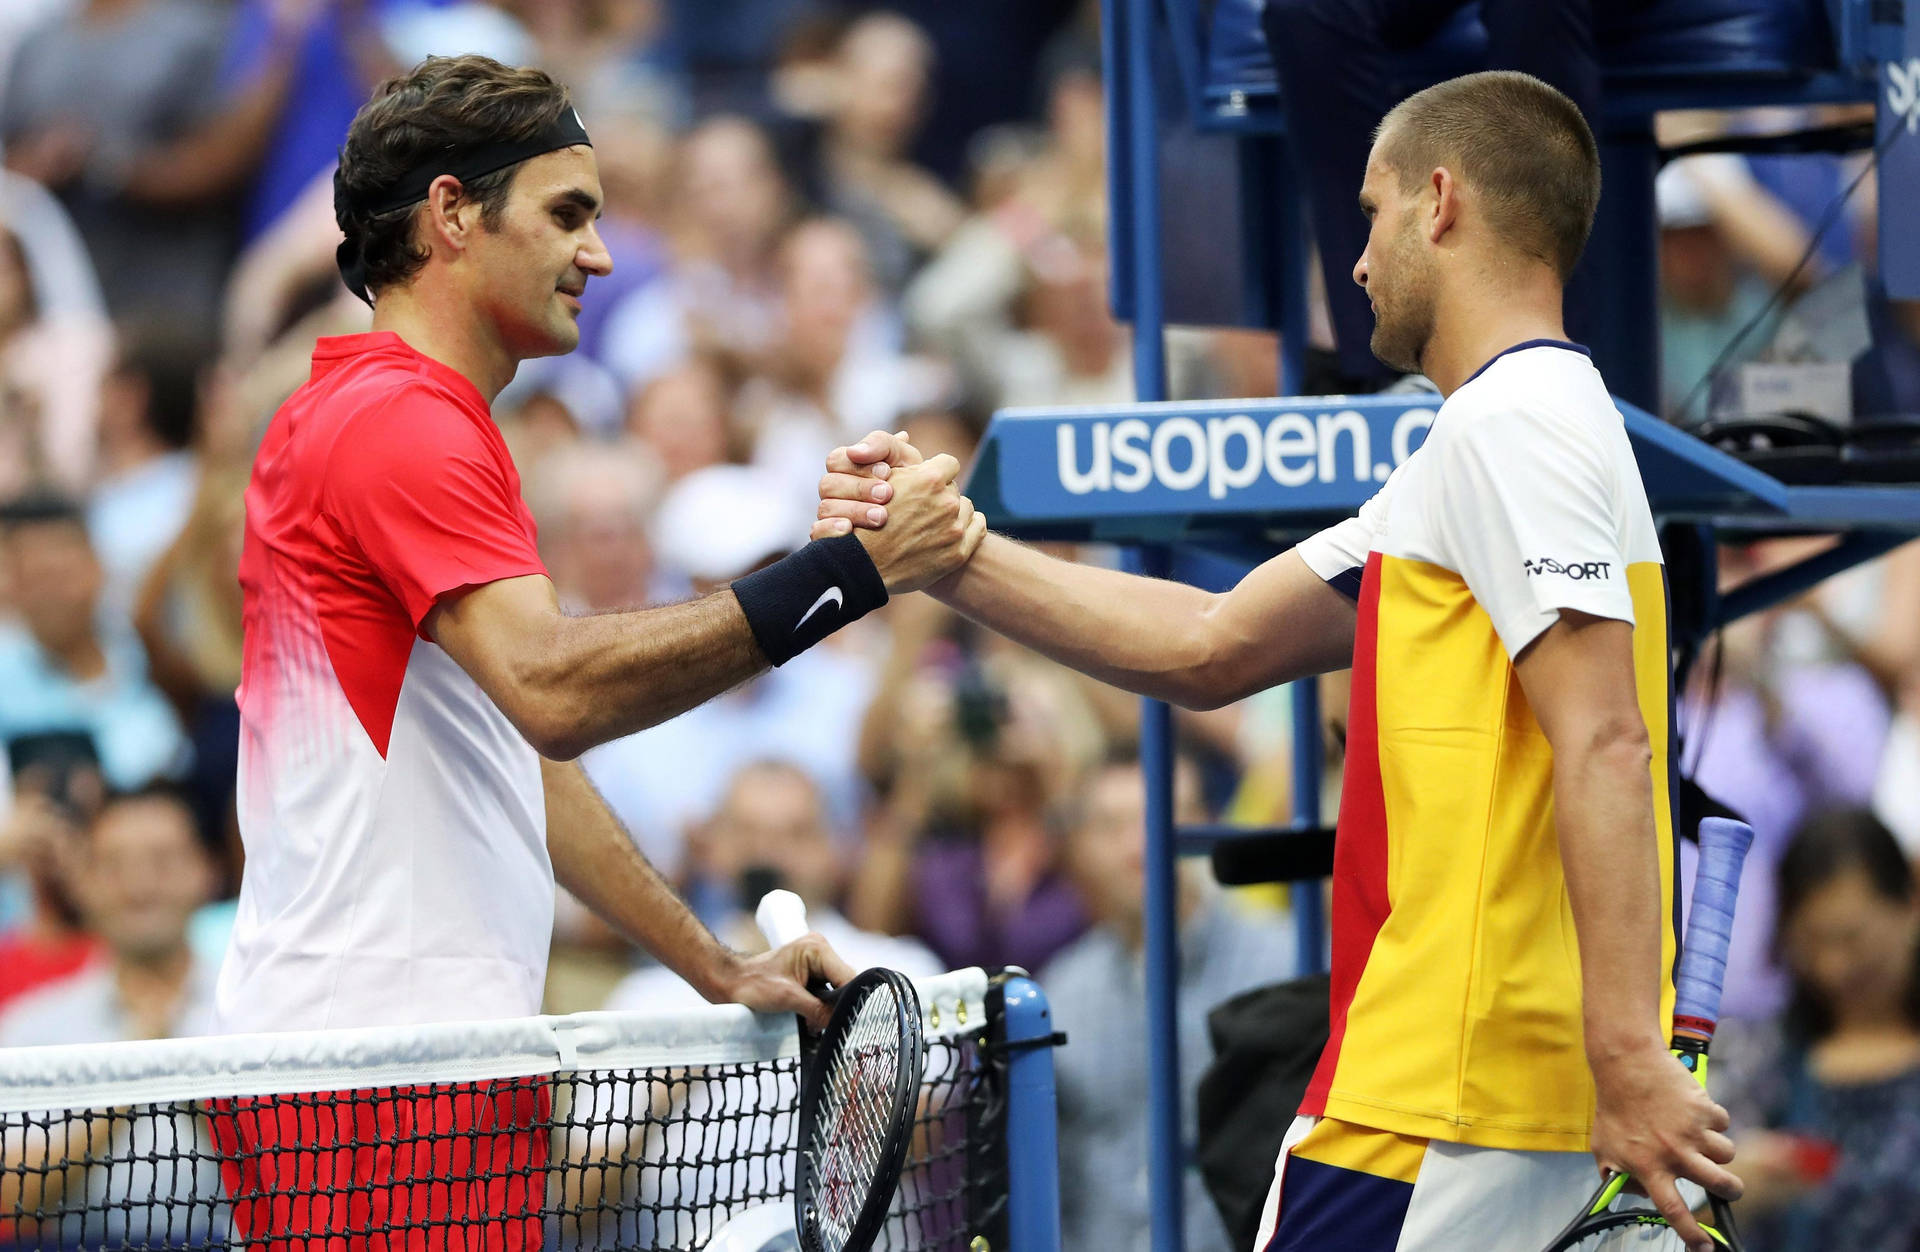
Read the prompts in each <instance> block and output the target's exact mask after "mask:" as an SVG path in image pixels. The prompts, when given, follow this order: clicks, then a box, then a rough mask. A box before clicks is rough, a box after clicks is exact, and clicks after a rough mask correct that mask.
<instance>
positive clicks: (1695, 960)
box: [1546, 817, 1753, 1252]
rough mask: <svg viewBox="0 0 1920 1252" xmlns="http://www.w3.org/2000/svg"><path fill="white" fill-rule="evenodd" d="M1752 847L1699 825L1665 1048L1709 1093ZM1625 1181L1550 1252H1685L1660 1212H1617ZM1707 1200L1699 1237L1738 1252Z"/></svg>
mask: <svg viewBox="0 0 1920 1252" xmlns="http://www.w3.org/2000/svg"><path fill="white" fill-rule="evenodd" d="M1752 844H1753V830H1752V828H1750V827H1748V826H1746V825H1745V824H1744V823H1741V822H1734V821H1728V820H1727V819H1725V818H1720V817H1709V818H1707V819H1706V820H1705V821H1703V822H1701V823H1700V865H1699V869H1698V871H1697V872H1696V873H1695V875H1694V879H1693V907H1692V909H1691V910H1690V911H1689V913H1688V916H1687V938H1686V945H1685V946H1684V947H1683V948H1682V949H1681V951H1680V968H1679V971H1678V972H1677V973H1676V974H1675V976H1674V1002H1673V1035H1672V1037H1671V1042H1670V1044H1669V1045H1668V1046H1670V1047H1671V1048H1672V1049H1673V1054H1674V1056H1676V1057H1678V1058H1679V1060H1680V1063H1681V1064H1682V1065H1684V1066H1686V1067H1687V1070H1688V1072H1689V1073H1691V1074H1692V1075H1693V1076H1694V1077H1695V1078H1696V1079H1698V1080H1699V1082H1700V1085H1701V1086H1702V1087H1705V1086H1706V1085H1707V1045H1708V1044H1709V1043H1710V1042H1712V1040H1713V1031H1714V1027H1715V1026H1716V1025H1717V1024H1718V1023H1719V1020H1720V987H1721V982H1722V980H1723V979H1724V978H1725V977H1726V972H1727V943H1728V939H1729V937H1730V936H1731V935H1732V933H1733V905H1734V899H1735V897H1736V896H1737V895H1738V893H1739V890H1740V867H1741V865H1742V864H1743V863H1744V862H1745V861H1746V859H1747V849H1748V848H1749V847H1750V846H1752ZM1627 1181H1628V1178H1627V1175H1625V1174H1613V1173H1609V1174H1608V1175H1607V1178H1606V1180H1605V1181H1604V1182H1603V1183H1601V1185H1600V1189H1599V1190H1598V1191H1596V1192H1594V1193H1593V1196H1592V1197H1591V1198H1590V1199H1589V1200H1588V1201H1587V1204H1586V1207H1584V1208H1582V1209H1581V1210H1580V1213H1579V1215H1578V1216H1577V1217H1575V1218H1574V1219H1573V1221H1572V1222H1571V1223H1570V1224H1569V1225H1568V1226H1567V1228H1566V1229H1565V1230H1563V1231H1561V1232H1560V1233H1559V1234H1558V1235H1556V1236H1555V1237H1554V1240H1553V1242H1552V1243H1549V1244H1548V1245H1547V1247H1546V1252H1616V1250H1618V1252H1668V1250H1669V1249H1671V1250H1672V1252H1685V1248H1686V1243H1685V1241H1684V1240H1682V1239H1681V1238H1680V1236H1679V1235H1678V1234H1676V1233H1675V1232H1674V1229H1673V1227H1671V1226H1669V1225H1668V1224H1667V1219H1666V1218H1664V1217H1662V1216H1661V1215H1660V1214H1659V1212H1658V1211H1657V1210H1655V1209H1653V1208H1652V1207H1650V1206H1648V1205H1645V1204H1631V1203H1630V1204H1628V1205H1627V1207H1624V1208H1616V1207H1614V1206H1615V1204H1616V1203H1617V1202H1618V1201H1619V1200H1620V1197H1621V1195H1622V1193H1623V1192H1624V1190H1625V1188H1626V1185H1627ZM1708 1199H1709V1203H1710V1205H1711V1210H1712V1218H1711V1220H1710V1221H1707V1222H1702V1223H1701V1229H1703V1230H1705V1231H1706V1232H1707V1234H1708V1235H1709V1236H1710V1237H1711V1238H1712V1239H1713V1241H1714V1243H1715V1244H1716V1245H1717V1246H1719V1247H1722V1248H1727V1249H1729V1250H1730V1252H1741V1245H1740V1236H1739V1234H1738V1232H1736V1231H1735V1229H1734V1225H1733V1208H1732V1206H1731V1205H1729V1204H1728V1203H1727V1202H1726V1201H1725V1200H1723V1199H1721V1198H1720V1197H1719V1196H1717V1195H1713V1194H1712V1193H1711V1192H1709V1193H1708Z"/></svg>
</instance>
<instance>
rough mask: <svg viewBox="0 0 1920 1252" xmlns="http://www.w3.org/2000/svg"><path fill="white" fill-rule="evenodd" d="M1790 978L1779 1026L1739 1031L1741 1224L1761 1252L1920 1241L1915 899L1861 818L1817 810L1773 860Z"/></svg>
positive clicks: (1724, 1076) (1728, 1071)
mask: <svg viewBox="0 0 1920 1252" xmlns="http://www.w3.org/2000/svg"><path fill="white" fill-rule="evenodd" d="M1779 892H1780V920H1779V930H1778V937H1779V946H1780V952H1781V956H1782V958H1783V959H1784V960H1785V962H1786V964H1787V966H1788V967H1789V968H1790V969H1791V970H1792V972H1793V991H1792V999H1791V1002H1790V1004H1789V1007H1788V1009H1787V1013H1786V1016H1785V1017H1784V1019H1783V1020H1782V1021H1781V1023H1780V1024H1779V1027H1778V1028H1777V1029H1776V1030H1773V1031H1770V1032H1760V1033H1759V1034H1757V1035H1755V1036H1748V1037H1744V1038H1743V1037H1741V1036H1739V1035H1737V1034H1736V1037H1735V1039H1734V1040H1728V1041H1726V1042H1727V1043H1733V1044H1734V1046H1732V1047H1727V1046H1724V1045H1723V1046H1722V1047H1721V1048H1720V1049H1718V1051H1720V1052H1722V1053H1725V1054H1726V1062H1727V1063H1725V1064H1723V1063H1720V1062H1717V1063H1716V1065H1715V1074H1716V1076H1717V1077H1719V1078H1720V1079H1721V1080H1722V1081H1723V1082H1726V1083H1728V1084H1729V1092H1728V1094H1729V1095H1730V1096H1731V1097H1732V1098H1729V1099H1728V1101H1727V1104H1728V1108H1729V1111H1730V1112H1732V1114H1733V1119H1734V1122H1733V1124H1734V1134H1735V1136H1736V1143H1737V1146H1738V1150H1739V1159H1740V1169H1741V1177H1742V1178H1743V1179H1744V1180H1745V1181H1746V1184H1747V1191H1746V1195H1745V1197H1744V1198H1743V1200H1742V1202H1741V1205H1740V1214H1741V1226H1742V1228H1743V1230H1744V1232H1745V1233H1746V1234H1747V1236H1748V1239H1749V1241H1750V1246H1751V1247H1753V1248H1755V1249H1762V1248H1764V1249H1768V1250H1769V1252H1814V1250H1815V1249H1827V1248H1889V1249H1891V1248H1909V1247H1914V1246H1916V1245H1917V1244H1920V1206H1916V1205H1915V1204H1914V1200H1913V1197H1914V1192H1913V1177H1914V1171H1915V1169H1916V1168H1920V896H1917V895H1916V892H1915V887H1914V873H1913V868H1912V866H1911V865H1910V864H1909V862H1908V861H1907V859H1906V857H1905V856H1903V855H1902V854H1901V851H1900V848H1899V845H1898V844H1896V843H1895V842H1894V840H1893V837H1892V836H1891V835H1889V834H1888V833H1887V831H1886V828H1885V827H1883V826H1881V825H1880V824H1879V822H1877V821H1876V820H1874V818H1873V817H1872V815H1870V814H1868V813H1867V812H1865V811H1864V810H1836V811H1830V812H1827V813H1825V814H1822V815H1820V816H1818V817H1816V818H1814V819H1813V820H1812V821H1810V822H1808V823H1807V824H1806V825H1805V826H1804V827H1802V828H1801V830H1800V832H1799V833H1798V834H1796V835H1795V836H1794V839H1793V842H1792V843H1791V844H1790V845H1789V846H1788V848H1787V850H1786V853H1785V855H1784V856H1783V857H1782V858H1781V861H1780V870H1779Z"/></svg>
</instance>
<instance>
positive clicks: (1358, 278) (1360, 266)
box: [1353, 252, 1367, 287]
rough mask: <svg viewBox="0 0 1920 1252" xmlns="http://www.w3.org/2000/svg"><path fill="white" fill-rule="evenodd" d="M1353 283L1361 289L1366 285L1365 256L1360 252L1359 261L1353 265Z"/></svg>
mask: <svg viewBox="0 0 1920 1252" xmlns="http://www.w3.org/2000/svg"><path fill="white" fill-rule="evenodd" d="M1353 281H1354V282H1356V283H1359V284H1360V285H1361V286H1362V287H1365V286H1366V285H1367V254H1366V253H1364V252H1362V253H1361V254H1360V259H1359V260H1358V261H1355V262H1354V263H1353Z"/></svg>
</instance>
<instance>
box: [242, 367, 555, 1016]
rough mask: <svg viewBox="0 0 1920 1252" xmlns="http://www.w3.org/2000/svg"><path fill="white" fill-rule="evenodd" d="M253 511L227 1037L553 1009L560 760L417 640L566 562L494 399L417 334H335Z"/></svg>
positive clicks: (253, 487) (276, 436)
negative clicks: (453, 611) (430, 626)
mask: <svg viewBox="0 0 1920 1252" xmlns="http://www.w3.org/2000/svg"><path fill="white" fill-rule="evenodd" d="M246 504H247V529H246V546H245V549H244V552H243V554H242V556H241V561H240V584H241V588H242V590H243V591H244V593H245V604H246V608H245V616H246V652H245V660H244V666H243V669H242V672H241V684H240V715H241V730H240V774H239V792H238V805H239V816H240V834H241V837H242V839H243V840H244V842H245V844H246V849H247V866H246V874H245V877H244V879H243V881H242V883H241V887H240V904H239V914H238V917H237V919H236V922H235V926H234V932H233V939H232V943H231V945H230V946H229V948H228V951H227V957H226V964H225V965H224V967H223V968H222V969H221V971H220V985H219V991H218V998H217V1012H218V1020H219V1025H220V1027H221V1028H222V1029H223V1030H227V1031H257V1030H299V1029H310V1028H319V1027H330V1026H362V1025H377V1024H403V1023H414V1022H429V1021H444V1020H453V1019H461V1018H478V1017H507V1016H519V1015H524V1014H530V1013H536V1012H538V1011H539V1006H540V995H541V987H542V983H543V981H544V979H545V975H546V964H547V944H548V939H549V937H550V932H551V930H552V923H553V869H552V864H551V862H550V861H549V860H548V857H547V839H546V835H547V830H546V802H545V798H544V794H543V792H542V789H541V783H540V762H539V758H538V757H537V756H536V755H535V753H534V751H533V749H532V748H531V747H530V746H528V744H527V741H526V740H525V739H524V738H523V737H522V736H521V735H520V732H519V731H517V730H515V729H514V728H513V725H512V724H511V723H509V722H508V721H507V719H506V717H505V715H503V714H502V713H501V712H500V710H499V709H498V708H496V707H495V706H494V703H493V701H492V700H490V699H488V698H487V696H486V694H485V693H484V692H483V691H481V690H480V688H479V686H478V685H477V684H475V682H474V681H473V679H471V678H469V677H468V676H467V674H466V671H464V670H462V669H461V668H460V666H459V665H457V664H456V663H455V662H454V660H453V659H452V658H451V657H449V656H448V655H447V654H446V653H445V652H443V651H442V650H441V649H440V648H439V647H438V646H437V645H435V644H434V643H433V641H432V640H430V639H428V638H427V637H426V636H425V634H424V633H422V630H421V622H422V620H423V619H424V618H425V617H426V615H427V611H428V610H429V609H431V608H432V607H433V605H434V603H435V602H436V601H437V600H439V598H440V597H442V596H444V595H446V594H448V593H449V592H454V591H458V590H460V589H462V588H467V587H474V586H478V585H480V584H483V583H488V582H493V581H494V580H496V579H501V578H513V577H516V576H519V575H523V574H541V573H545V572H546V571H545V569H544V567H543V566H542V565H541V562H540V557H539V554H538V552H537V551H536V550H535V546H534V526H533V518H532V517H531V515H530V514H529V513H528V512H527V509H526V507H525V505H524V504H522V502H521V499H520V478H519V475H518V474H517V473H516V472H515V470H514V468H513V461H512V458H511V457H510V456H509V455H508V453H507V448H506V444H505V443H504V442H503V441H502V440H501V438H500V432H499V430H498V429H497V428H496V427H495V426H494V424H493V419H492V417H491V416H490V415H489V413H488V411H487V404H486V401H485V400H483V399H482V398H481V396H480V393H479V391H478V390H477V389H476V388H475V387H474V386H473V384H472V383H470V382H468V381H467V380H466V379H465V378H464V377H462V376H461V375H460V374H458V373H457V372H455V371H454V370H453V369H451V368H449V367H448V366H445V365H443V364H441V363H440V362H437V361H433V360H430V359H428V358H427V357H424V356H422V355H420V354H419V353H418V352H416V351H414V350H413V349H412V348H410V347H408V346H407V344H406V343H405V342H403V341H402V340H401V338H400V337H399V336H398V335H395V334H392V333H390V332H380V333H375V334H367V335H348V336H343V337H341V338H336V339H322V340H321V341H320V342H319V344H318V346H317V347H316V348H315V349H314V353H313V373H312V376H311V377H310V378H309V379H308V381H307V383H306V384H305V385H304V386H302V387H301V388H300V390H298V391H296V392H295V393H294V394H293V396H292V397H291V398H290V399H288V401H287V402H286V403H285V404H284V405H282V406H281V408H280V411H279V412H278V413H277V414H275V415H274V418H273V421H272V423H271V424H270V425H269V426H268V428H267V434H266V438H265V440H264V441H263V442H262V444H261V447H260V451H259V454H258V456H257V457H256V459H255V461H254V467H253V480H252V482H251V484H250V485H249V486H248V488H247V498H246Z"/></svg>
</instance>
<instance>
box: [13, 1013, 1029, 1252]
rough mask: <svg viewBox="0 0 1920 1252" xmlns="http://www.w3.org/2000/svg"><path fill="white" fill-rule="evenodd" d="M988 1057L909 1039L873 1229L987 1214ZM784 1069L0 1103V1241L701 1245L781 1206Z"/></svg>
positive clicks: (785, 1195)
mask: <svg viewBox="0 0 1920 1252" xmlns="http://www.w3.org/2000/svg"><path fill="white" fill-rule="evenodd" d="M5 1056H6V1054H5V1053H4V1052H0V1062H3V1061H4V1059H5ZM1003 1076H1004V1075H1003V1071H1002V1069H1001V1068H1000V1066H999V1064H998V1063H996V1061H995V1060H993V1059H992V1053H991V1052H990V1050H988V1049H985V1048H983V1047H981V1046H980V1044H979V1041H978V1039H977V1038H976V1037H972V1036H962V1037H957V1038H934V1039H929V1040H928V1055H927V1071H926V1081H925V1083H924V1085H923V1087H922V1101H921V1110H920V1114H919V1124H918V1126H917V1128H916V1133H915V1135H914V1141H913V1149H912V1153H911V1156H910V1158H909V1163H908V1168H907V1170H906V1172H905V1174H904V1175H903V1178H902V1182H901V1186H900V1190H899V1194H898V1195H897V1196H896V1198H895V1200H894V1205H893V1211H892V1214H891V1216H890V1218H889V1220H888V1222H887V1225H886V1229H885V1231H884V1232H883V1235H882V1237H881V1240H880V1242H879V1244H878V1246H880V1247H883V1248H889V1249H953V1250H955V1252H961V1250H964V1249H967V1248H968V1247H969V1245H970V1243H971V1242H972V1240H973V1238H974V1237H975V1236H976V1235H977V1234H979V1233H981V1232H983V1231H988V1230H991V1229H992V1228H993V1223H994V1222H996V1221H997V1220H998V1219H999V1218H1000V1216H1001V1211H1002V1209H1003V1208H1004V1205H1005V1200H1006V1189H1007V1179H1006V1173H1005V1154H1004V1151H1003V1150H1002V1149H1003V1145H1004V1116H1003V1114H1004V1110H1005V1103H1004V1099H1003V1093H1004V1085H1005V1084H1004V1081H1003ZM0 1081H4V1069H3V1068H0ZM799 1086H800V1076H799V1062H798V1061H796V1060H793V1059H777V1060H766V1061H754V1062H750V1063H738V1064H712V1065H699V1066H670V1065H669V1066H660V1067H653V1068H647V1069H581V1070H578V1071H570V1072H562V1073H551V1074H546V1075H542V1076H536V1077H528V1078H508V1079H497V1080H492V1081H486V1082H477V1083H446V1084H431V1085H424V1086H406V1087H382V1088H372V1089H362V1090H352V1091H329V1092H323V1093H310V1094H299V1095H272V1096H255V1097H247V1098H239V1099H210V1100H195V1101H189V1102H181V1103H151V1104H140V1103H133V1104H127V1105H122V1106H119V1107H114V1108H95V1109H71V1108H70V1109H56V1110H48V1111H44V1112H31V1111H29V1112H24V1113H0V1249H9V1250H10V1249H26V1248H32V1249H82V1248H85V1249H119V1248H125V1249H145V1248H194V1247H200V1248H213V1247H233V1248H240V1247H245V1248H247V1249H261V1250H267V1252H349V1250H357V1249H362V1248H372V1249H377V1250H382V1252H386V1250H391V1252H400V1250H401V1249H405V1250H407V1252H416V1250H417V1252H443V1250H444V1252H455V1250H461V1252H465V1250H473V1252H478V1250H479V1249H487V1250H488V1252H495V1250H503V1252H514V1250H517V1249H536V1248H546V1249H579V1250H582V1252H584V1250H587V1249H616V1248H620V1249H636V1250H638V1249H659V1250H662V1252H666V1250H669V1249H688V1250H691V1249H699V1248H703V1247H705V1246H706V1245H707V1243H708V1241H709V1240H710V1239H711V1238H712V1236H713V1235H714V1233H715V1231H716V1230H718V1229H719V1228H720V1227H721V1226H722V1225H723V1224H724V1223H725V1222H726V1221H727V1220H728V1218H729V1217H730V1216H734V1215H738V1214H739V1213H741V1212H742V1211H743V1210H745V1209H748V1208H751V1207H752V1206H754V1205H757V1204H766V1203H778V1204H786V1205H790V1203H791V1195H792V1185H793V1184H792V1180H793V1145H794V1138H795V1134H796V1129H797V1122H798V1117H797V1114H796V1105H797V1102H798V1098H799ZM992 1243H993V1245H994V1246H998V1244H999V1241H998V1240H997V1239H996V1240H993V1241H992Z"/></svg>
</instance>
